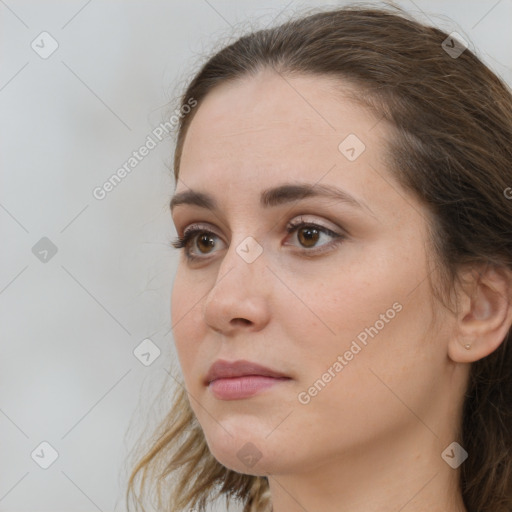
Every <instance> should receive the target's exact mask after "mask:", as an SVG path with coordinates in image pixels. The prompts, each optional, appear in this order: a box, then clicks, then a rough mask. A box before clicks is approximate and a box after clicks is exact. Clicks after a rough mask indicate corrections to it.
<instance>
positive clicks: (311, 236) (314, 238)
mask: <svg viewBox="0 0 512 512" xmlns="http://www.w3.org/2000/svg"><path fill="white" fill-rule="evenodd" d="M297 238H298V239H299V242H300V243H301V244H302V245H304V246H305V247H314V246H315V245H316V243H317V242H318V240H319V239H320V231H319V230H318V229H316V228H315V227H313V226H304V227H301V228H299V229H298V230H297Z"/></svg>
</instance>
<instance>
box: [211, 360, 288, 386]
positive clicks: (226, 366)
mask: <svg viewBox="0 0 512 512" xmlns="http://www.w3.org/2000/svg"><path fill="white" fill-rule="evenodd" d="M249 375H256V376H262V377H272V378H275V379H281V378H289V377H288V376H287V375H285V374H284V373H282V372H279V371H276V370H272V369H271V368H267V367H265V366H262V365H260V364H257V363H253V362H251V361H246V360H238V361H233V362H230V361H225V360H223V359H218V360H217V361H215V363H213V364H212V366H210V369H209V370H208V373H207V375H206V377H205V378H204V385H205V386H208V385H209V384H210V382H212V381H214V380H217V379H230V378H234V377H246V376H249Z"/></svg>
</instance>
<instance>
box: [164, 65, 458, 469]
mask: <svg viewBox="0 0 512 512" xmlns="http://www.w3.org/2000/svg"><path fill="white" fill-rule="evenodd" d="M334 91H335V89H334V87H333V84H332V83H331V82H329V81H328V80H327V79H326V78H323V77H294V78H289V77H287V78H286V80H285V79H284V78H283V77H281V76H279V75H276V74H273V73H271V72H270V71H265V72H261V73H260V74H258V75H257V76H256V77H251V78H246V79H243V80H241V81H237V82H235V83H232V84H227V85H226V84H224V85H222V86H220V87H218V88H217V89H215V90H214V91H212V92H211V93H210V94H209V95H208V96H207V97H206V99H205V100H204V102H203V103H202V104H201V105H200V107H198V110H197V112H196V113H195V117H194V119H193V121H192V123H191V125H190V127H189V130H188V134H187V136H186V140H185V143H184V147H183V154H182V159H181V168H180V176H179V181H178V184H177V189H176V194H180V193H182V192H190V191H194V192H198V193H202V194H207V195H208V196H209V197H210V201H211V202H212V203H215V208H213V209H211V208H209V207H207V205H206V203H205V202H202V203H201V202H199V203H198V202H197V201H196V203H198V204H187V203H181V204H176V205H175V206H174V208H173V219H174V223H175V226H176V230H177V232H178V234H179V235H180V236H181V235H183V233H184V231H185V230H186V229H187V227H189V226H192V225H195V226H196V227H198V228H199V229H200V230H201V232H202V233H198V234H196V235H195V236H194V237H193V238H192V240H191V242H190V243H189V245H188V251H189V253H190V254H191V255H192V256H194V257H195V258H196V259H194V260H191V261H188V260H187V259H186V257H185V255H184V254H182V256H181V257H180V262H179V266H178V270H177V275H176V278H175V282H174V287H173V293H172V324H173V331H174V340H175V343H176V347H177V352H178V356H179V361H180V364H181V368H182V371H183V374H184V380H185V385H186V388H187V391H188V393H189V397H190V403H191V406H192V408H193V410H194V412H195V414H196V416H197V418H198V420H199V423H200V424H201V426H202V428H203V430H204V433H205V437H206V440H207V443H208V445H209V448H210V450H211V452H212V454H213V455H214V456H215V457H216V458H217V459H218V460H219V461H220V462H221V463H222V464H224V465H225V466H227V467H229V468H230V469H233V470H235V471H238V472H241V473H248V474H268V473H275V474H283V473H286V472H294V471H295V472H296V471H307V470H313V469H315V468H317V467H319V466H320V465H322V464H325V463H328V462H329V461H330V460H333V458H334V457H336V456H338V457H339V456H340V455H341V454H344V455H346V456H349V455H350V454H355V453H359V454H361V453H362V452H361V450H366V449H370V447H371V449H372V450H373V451H374V453H375V454H377V452H378V449H377V447H386V448H388V447H389V446H393V444H395V445H396V444H397V443H399V442H400V441H401V440H403V439H406V438H407V439H410V438H411V436H412V435H414V437H415V439H416V440H417V439H419V438H421V439H423V440H425V441H426V442H428V443H432V442H433V440H434V438H435V436H439V437H440V438H442V437H443V435H444V434H445V433H446V431H445V427H443V423H444V422H446V421H447V420H448V419H449V418H451V417H452V416H451V415H452V414H454V412H453V403H454V396H453V394H452V393H453V391H451V388H453V386H450V384H451V381H450V379H451V378H452V377H453V376H452V375H451V373H450V361H449V359H448V357H447V348H446V340H447V332H448V330H449V327H446V332H444V333H443V332H440V331H439V330H438V331H437V332H432V330H430V327H431V322H432V319H433V316H432V309H431V306H430V304H431V298H432V296H431V290H430V288H429V285H428V278H427V277H428V274H429V271H430V270H429V267H428V266H427V255H426V245H425V244H426V242H427V231H426V226H427V219H428V218H429V216H428V213H427V211H426V209H425V208H424V207H423V206H422V205H421V204H419V203H418V202H417V201H416V200H415V199H414V198H413V197H412V196H410V195H409V194H408V193H406V192H405V191H404V190H403V189H401V188H400V187H399V185H398V184H397V183H396V182H395V180H394V179H393V177H392V176H391V174H390V173H389V171H388V170H387V169H386V168H385V166H384V163H383V161H382V157H383V154H384V143H385V137H386V136H387V135H388V130H389V127H388V126H387V125H386V123H385V121H380V122H379V121H378V119H376V118H374V117H373V116H372V115H371V114H369V113H368V111H366V110H364V109H363V108H361V107H360V106H358V105H356V104H354V103H352V102H350V101H349V100H348V99H346V98H344V96H343V95H342V94H341V93H339V92H337V93H336V92H334ZM338 91H339V84H338ZM363 144H364V146H363ZM290 184H292V185H300V186H306V187H307V188H308V189H309V190H310V192H314V191H317V192H318V195H313V194H311V195H309V197H304V195H303V197H302V198H301V197H297V196H296V194H288V195H287V194H285V193H283V194H280V193H272V192H269V191H271V190H273V189H279V187H283V186H284V185H290ZM321 187H322V188H321ZM331 188H333V189H334V188H336V189H340V190H341V191H342V192H343V193H344V194H346V196H347V198H349V199H346V200H344V199H343V198H342V197H341V196H340V197H334V196H332V197H331V196H327V195H325V196H324V195H321V194H323V193H324V192H325V190H326V189H331ZM300 222H304V223H306V226H305V227H304V226H303V227H299V228H297V229H294V230H293V231H292V232H291V233H288V232H287V226H289V224H290V223H293V224H296V223H300ZM311 225H313V226H311ZM204 232H206V233H204ZM444 320H445V322H444V326H448V325H449V324H448V323H447V322H448V320H447V319H444ZM218 359H223V360H226V361H229V362H233V361H237V360H246V361H251V362H254V363H257V364H259V365H262V366H265V367H268V368H270V369H272V370H275V371H277V372H279V373H280V374H282V375H284V376H286V377H288V379H286V380H285V379H283V380H275V379H274V380H269V379H268V378H267V379H263V378H259V379H258V378H256V379H253V381H252V382H253V384H254V383H256V384H255V386H256V388H255V389H257V392H255V393H254V394H252V395H251V396H249V395H250V393H249V392H247V390H246V388H245V387H243V386H244V383H243V381H244V379H238V380H237V381H236V382H237V383H235V384H233V383H234V382H235V381H231V382H229V381H228V380H227V379H224V380H223V381H220V384H219V382H218V383H217V384H216V385H209V386H208V385H206V384H205V382H204V380H205V378H206V375H207V373H208V371H209V368H210V366H211V365H212V363H214V362H215V361H216V360H218ZM245 381H246V382H247V381H248V379H245ZM261 383H264V384H265V383H270V384H272V385H271V386H270V387H265V386H262V387H259V388H258V386H259V385H260V384H261ZM237 386H238V387H237ZM222 390H224V394H222ZM237 390H238V391H237ZM244 390H245V391H244ZM237 393H238V394H237ZM244 393H245V395H244ZM433 397H435V400H433ZM427 425H429V427H427ZM413 433H414V434H413ZM451 440H453V439H450V438H449V435H448V434H447V437H446V438H443V440H442V441H441V444H440V447H441V446H442V447H444V446H446V445H447V444H448V443H449V442H450V441H451ZM441 449H442V448H440V451H439V454H440V452H441ZM376 456H377V455H376ZM410 456H411V457H412V456H414V454H410Z"/></svg>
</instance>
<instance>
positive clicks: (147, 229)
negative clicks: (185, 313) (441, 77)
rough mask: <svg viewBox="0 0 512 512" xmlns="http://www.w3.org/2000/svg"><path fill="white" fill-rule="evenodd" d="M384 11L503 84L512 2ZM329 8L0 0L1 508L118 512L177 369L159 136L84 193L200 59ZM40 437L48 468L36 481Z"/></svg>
mask: <svg viewBox="0 0 512 512" xmlns="http://www.w3.org/2000/svg"><path fill="white" fill-rule="evenodd" d="M342 3H344V2H339V4H342ZM397 3H398V4H400V5H402V6H403V7H405V8H406V9H407V10H409V11H410V12H411V13H413V14H414V15H416V16H417V18H418V19H419V20H420V21H429V22H430V23H433V24H435V25H437V26H439V27H440V28H443V29H445V30H447V31H448V32H451V31H457V32H459V33H460V34H461V35H463V36H464V37H465V38H466V39H467V40H469V42H470V48H472V49H474V48H476V49H477V52H478V55H480V56H481V58H482V59H483V60H484V61H485V62H486V63H487V64H488V65H489V66H490V67H491V68H492V69H493V70H494V71H495V72H497V73H498V74H499V75H500V76H502V77H503V78H504V79H505V80H507V81H508V83H512V69H511V64H512V36H511V31H510V30H509V27H510V20H512V0H501V1H495V0H492V1H473V2H468V1H462V0H461V1H444V2H441V1H420V0H415V1H414V2H412V1H410V0H404V1H402V2H397ZM336 4H337V2H298V1H292V2H289V3H288V2H287V1H283V2H281V1H269V0H267V1H261V0H254V1H243V2H241V1H238V2H237V1H235V0H211V1H209V2H207V1H203V0H193V1H189V2H186V3H185V2H178V1H163V0H160V1H142V0H141V1H131V2H128V1H126V2H121V1H105V0H103V1H102V0H92V1H85V0H78V1H75V0H73V1H67V2H63V1H60V2H58V1H21V0H19V1H15V0H5V1H3V0H0V52H1V61H0V62H1V63H2V66H1V69H0V109H1V116H0V119H1V121H0V130H1V133H0V141H1V142H0V143H1V151H0V168H1V171H2V173H1V186H0V226H1V230H2V239H3V240H4V242H3V244H2V245H3V250H2V262H3V263H2V266H1V267H0V307H1V317H0V326H1V329H2V332H1V335H2V356H1V358H0V433H1V441H0V446H1V452H0V511H23V512H29V511H30V512H32V511H52V512H60V511H68V512H82V511H96V510H101V511H105V512H106V511H112V510H116V511H122V510H124V505H123V493H124V486H125V479H126V473H127V468H128V467H129V464H127V462H126V457H127V456H128V452H129V450H130V449H131V448H132V446H133V443H134V441H135V440H136V439H137V437H138V435H139V434H140V433H141V432H143V430H144V429H145V428H146V427H147V422H150V423H151V424H154V422H155V421H156V420H157V419H159V418H160V417H161V416H162V415H163V414H164V412H165V410H166V405H167V403H168V400H169V396H170V393H172V382H173V379H172V377H170V374H171V375H177V374H178V372H179V368H178V367H177V363H176V357H175V353H174V349H173V347H172V334H171V325H170V316H169V315H170V313H169V308H170V290H171V286H172V280H173V275H174V272H175V266H176V262H177V252H176V251H174V250H172V249H171V248H169V240H170V238H171V237H172V236H174V235H175V231H174V229H173V226H172V222H171V217H170V214H169V212H168V201H169V198H170V196H171V195H172V193H173V189H174V188H173V187H174V184H173V180H172V178H171V173H170V171H169V168H168V166H169V165H170V163H171V158H172V139H170V138H168V139H166V140H164V141H163V142H161V143H160V144H158V145H157V147H155V148H154V149H152V150H151V151H150V153H149V154H148V156H146V157H145V158H144V159H143V160H142V161H141V162H140V163H139V164H138V165H137V166H136V167H135V168H134V169H133V170H132V171H131V173H130V174H129V175H128V176H127V177H126V178H125V179H124V180H123V181H122V182H121V183H120V184H119V185H117V187H116V188H115V189H114V190H113V191H112V192H110V193H109V194H108V195H107V196H106V197H105V199H103V200H98V199H96V198H95V197H94V196H93V194H92V191H93V189H94V188H95V187H97V186H101V185H102V184H103V183H104V182H105V181H106V180H107V179H108V178H109V177H110V176H111V175H112V174H113V173H114V172H115V171H116V170H117V169H118V168H119V167H120V166H122V165H123V163H125V162H126V160H127V159H128V158H129V157H130V156H131V154H132V152H133V151H134V150H137V149H138V148H139V147H140V146H141V145H142V144H144V143H145V141H146V137H147V136H148V135H150V134H151V132H152V130H153V129H154V128H155V127H156V126H158V124H159V123H160V122H161V121H163V120H165V119H167V118H168V117H169V115H170V113H171V112H172V109H174V108H175V100H176V97H177V95H178V94H179V93H180V91H181V88H182V86H183V85H184V83H185V81H186V79H187V77H188V76H190V73H191V72H192V71H193V70H194V69H196V67H197V66H198V65H199V63H200V62H201V56H202V55H203V54H205V53H206V52H209V51H210V50H211V49H212V48H213V47H214V46H215V45H219V44H221V43H222V42H225V41H226V40H227V38H228V37H230V35H231V34H233V33H235V34H236V33H240V32H241V31H244V30H246V29H249V28H256V27H261V26H264V25H267V24H270V23H273V22H275V21H276V20H277V21H283V20H284V19H285V18H286V17H287V16H288V15H289V14H290V13H291V12H292V11H297V10H301V9H303V8H304V7H305V6H306V7H307V6H322V5H324V6H329V5H336ZM43 31H46V32H48V33H50V34H51V36H52V37H53V38H54V39H55V40H56V41H57V43H58V45H59V46H58V48H57V50H56V51H55V52H54V53H53V54H52V55H50V56H49V57H48V58H46V59H43V58H41V57H40V56H39V54H37V53H36V52H35V51H34V50H33V49H32V47H31V43H32V41H34V40H35V42H36V43H37V42H38V41H40V39H38V37H39V34H40V33H41V32H43ZM48 44H49V43H48V41H46V43H44V42H43V43H41V42H39V46H45V48H46V49H48V47H49V46H48ZM511 185H512V184H511ZM43 237H46V238H48V239H49V240H51V242H52V244H54V246H55V247H56V248H57V252H56V254H54V255H52V252H51V250H50V251H49V252H48V253H45V252H44V250H45V249H46V250H48V247H47V246H46V245H45V243H46V244H47V242H45V241H43V242H40V240H41V239H42V238H43ZM38 242H39V245H36V244H38ZM34 246H36V249H34V250H33V247H34ZM34 252H35V253H36V254H34ZM146 338H149V339H151V340H152V342H153V343H154V345H155V346H156V347H158V348H159V349H160V351H161V354H160V357H158V358H157V359H155V360H154V362H152V363H151V364H149V366H145V365H144V364H142V363H141V361H140V360H139V359H137V358H136V357H135V355H134V353H133V351H134V349H135V348H136V347H137V346H138V345H139V344H140V343H141V342H142V340H144V339H146ZM153 350H154V349H153ZM146 352H147V351H146ZM151 354H152V355H150V356H145V357H146V359H148V358H150V360H152V359H153V358H154V354H153V353H152V352H151ZM162 386H163V389H164V390H165V393H166V394H164V395H163V400H160V401H158V400H156V397H157V396H158V393H159V391H160V389H161V388H162ZM43 441H46V442H48V443H50V445H52V446H53V447H54V449H55V450H56V451H57V452H58V454H59V456H58V458H57V460H56V461H55V462H54V463H53V464H52V465H51V466H50V467H49V468H48V469H42V468H41V467H40V466H39V465H38V464H37V463H36V461H43V460H44V459H45V457H46V459H47V460H48V457H49V456H50V453H49V451H48V449H46V451H45V448H44V446H43V447H42V448H41V447H39V445H40V443H41V442H43ZM34 450H36V454H39V458H38V457H37V455H35V456H34V458H32V457H31V454H32V453H33V451H34ZM41 450H43V451H41ZM219 510H222V507H220V508H219Z"/></svg>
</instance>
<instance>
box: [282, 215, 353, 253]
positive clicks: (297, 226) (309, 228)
mask: <svg viewBox="0 0 512 512" xmlns="http://www.w3.org/2000/svg"><path fill="white" fill-rule="evenodd" d="M286 231H287V232H288V233H289V234H292V233H295V232H296V238H297V240H298V242H299V243H300V244H301V245H302V247H306V248H308V249H311V248H313V247H317V242H318V241H319V240H321V239H322V235H324V238H325V237H327V238H329V237H330V238H332V239H333V241H332V242H331V243H325V244H321V245H320V247H328V249H327V250H330V249H333V248H334V246H336V245H337V244H339V243H341V242H342V241H343V240H345V238H346V237H345V235H344V234H341V233H335V232H334V231H332V230H331V229H329V228H327V227H325V226H322V225H320V224H316V223H314V222H307V221H305V220H304V219H303V218H302V217H301V218H300V219H299V220H297V221H294V222H290V223H289V224H288V226H286ZM286 245H289V244H286ZM325 251H326V249H321V250H317V249H315V250H306V251H301V252H302V253H303V254H304V255H306V256H314V255H316V254H319V253H323V252H325Z"/></svg>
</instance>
